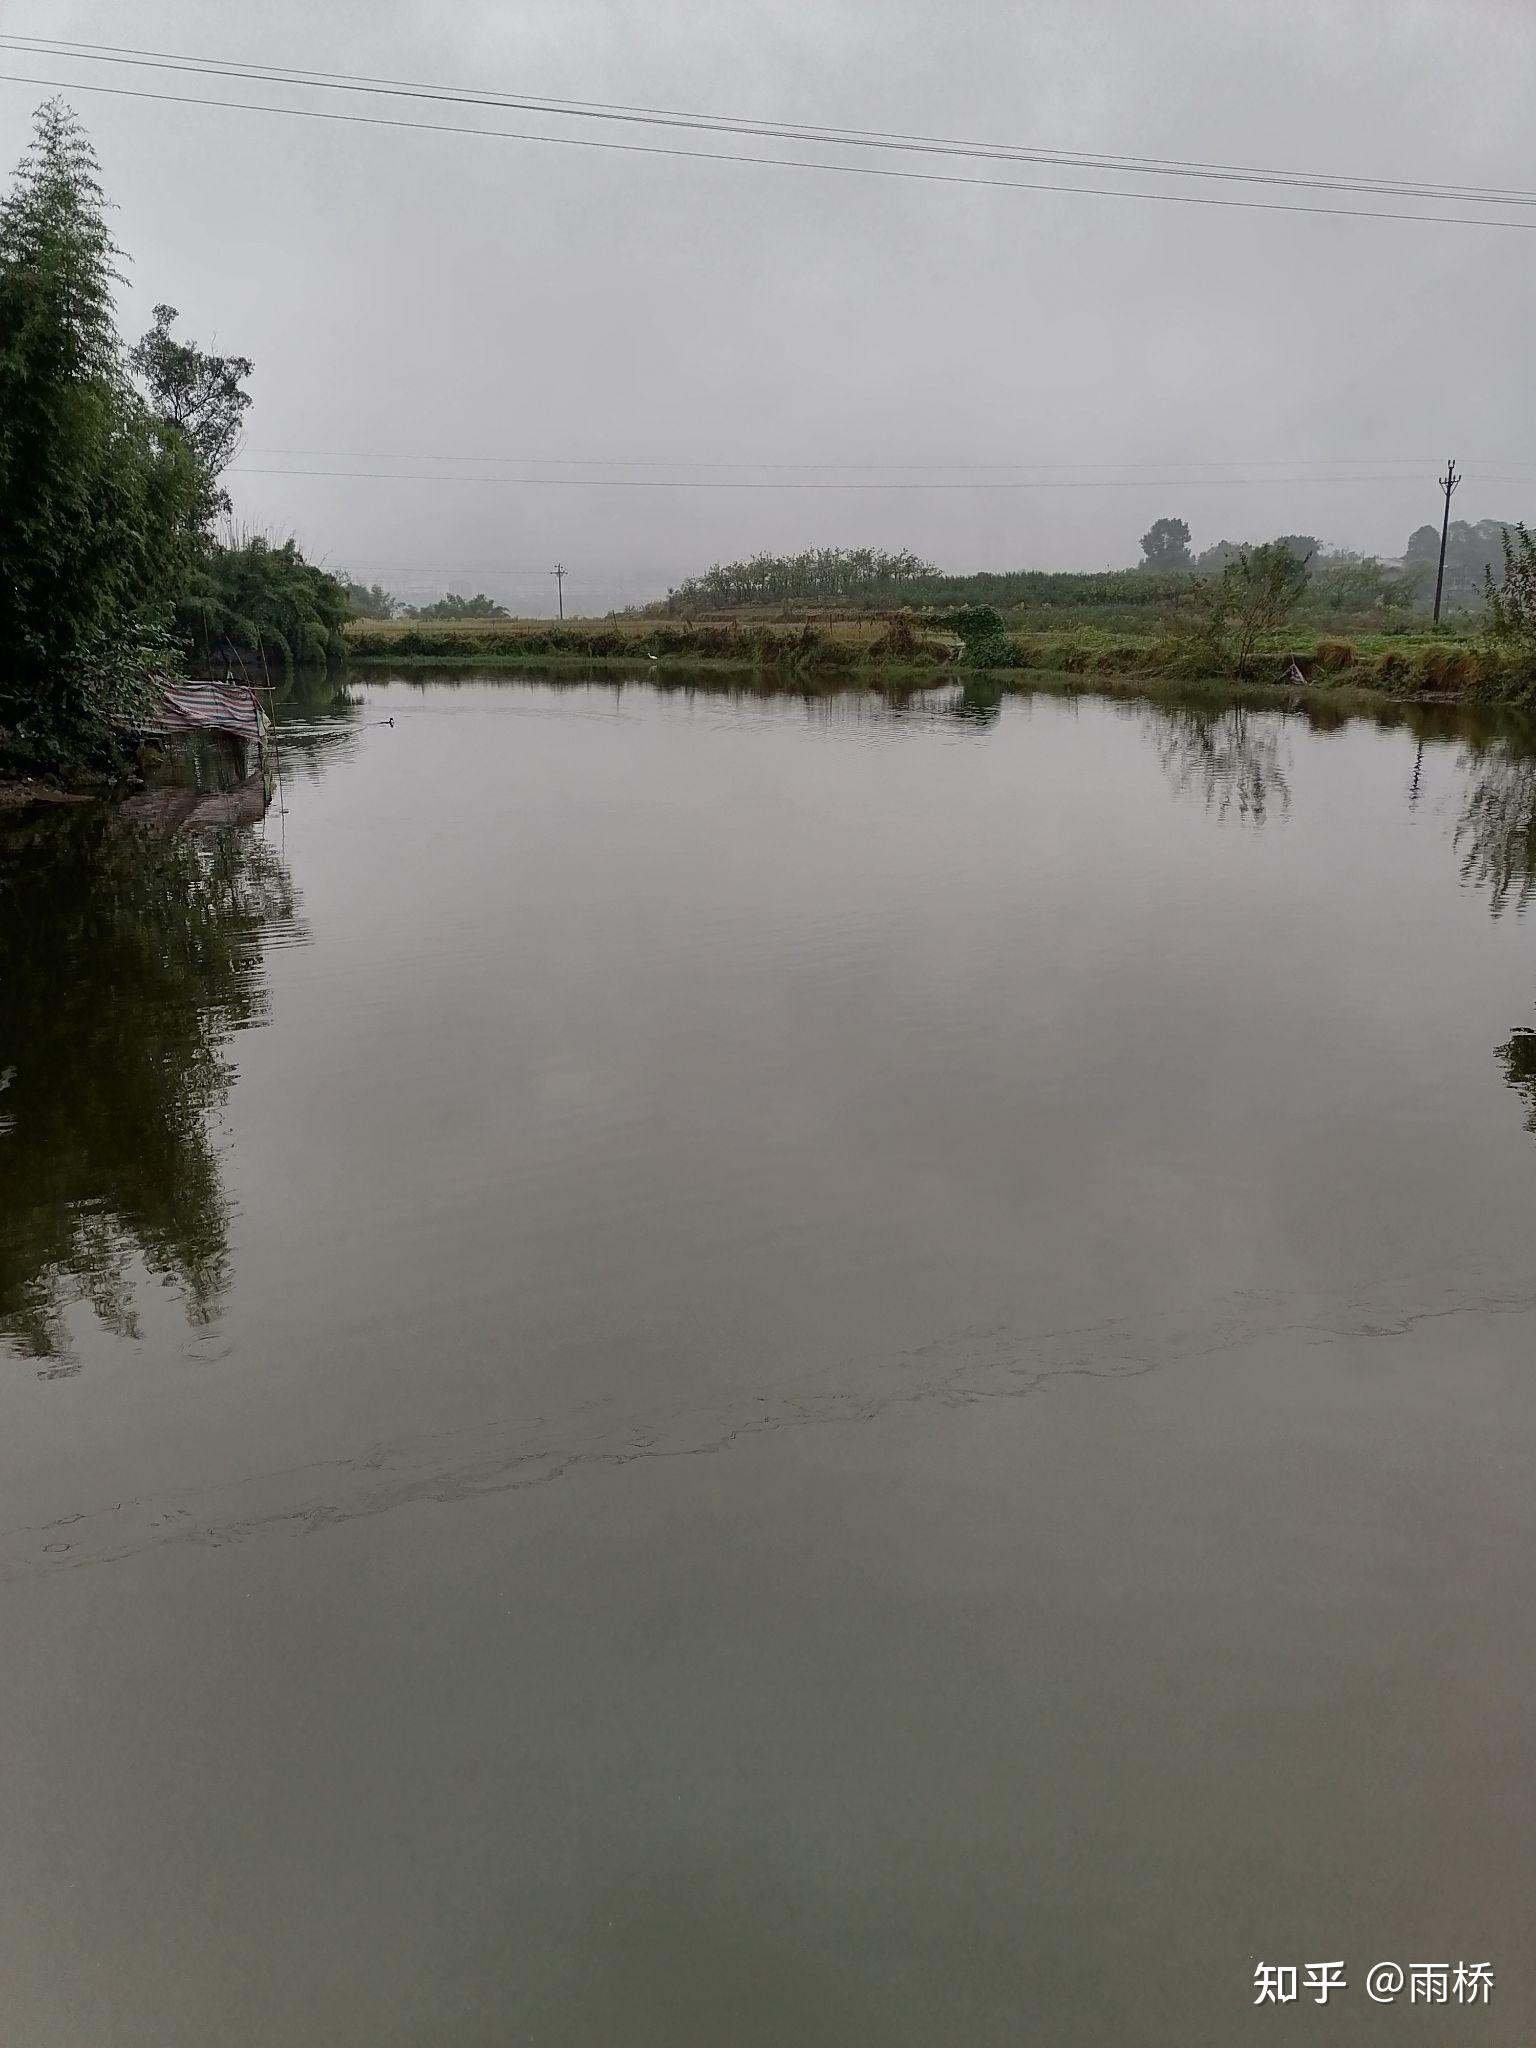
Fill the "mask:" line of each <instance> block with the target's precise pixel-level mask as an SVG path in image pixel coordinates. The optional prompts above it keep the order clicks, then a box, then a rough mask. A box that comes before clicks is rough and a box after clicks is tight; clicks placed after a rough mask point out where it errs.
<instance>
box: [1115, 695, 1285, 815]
mask: <svg viewBox="0 0 1536 2048" xmlns="http://www.w3.org/2000/svg"><path fill="white" fill-rule="evenodd" d="M1145 727H1146V730H1147V731H1148V733H1149V735H1150V737H1151V739H1152V742H1153V744H1154V746H1155V747H1156V748H1157V752H1158V757H1159V759H1160V760H1161V761H1162V764H1163V767H1164V769H1165V771H1166V772H1167V775H1168V779H1169V781H1170V782H1171V783H1172V785H1173V788H1174V791H1175V794H1177V795H1179V796H1183V795H1185V794H1187V793H1189V792H1191V791H1193V792H1194V793H1195V794H1197V795H1198V796H1200V797H1201V798H1202V800H1203V801H1204V804H1205V808H1206V809H1207V810H1208V811H1211V812H1213V813H1214V814H1215V815H1216V816H1217V817H1218V818H1226V817H1228V816H1229V815H1231V814H1232V813H1233V812H1235V813H1236V814H1237V816H1238V817H1239V818H1241V819H1244V820H1246V821H1249V822H1251V823H1253V824H1255V825H1262V824H1263V822H1264V820H1265V818H1266V817H1267V816H1268V814H1269V811H1270V809H1271V807H1272V806H1275V805H1278V807H1279V809H1280V812H1281V814H1282V816H1283V815H1284V814H1285V813H1286V812H1288V811H1289V810H1290V807H1291V788H1290V783H1289V782H1288V780H1287V778H1286V758H1285V751H1284V726H1283V723H1282V721H1281V720H1280V719H1279V718H1278V717H1277V716H1276V715H1275V714H1273V713H1270V714H1257V715H1256V714H1254V713H1253V712H1251V711H1250V710H1249V709H1248V707H1247V706H1246V705H1243V704H1228V705H1226V706H1223V707H1221V708H1216V707H1213V706H1206V705H1188V704H1178V705H1154V706H1151V707H1149V709H1148V712H1147V714H1146V719H1145Z"/></svg>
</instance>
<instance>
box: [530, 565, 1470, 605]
mask: <svg viewBox="0 0 1536 2048" xmlns="http://www.w3.org/2000/svg"><path fill="white" fill-rule="evenodd" d="M549 573H550V575H551V576H553V577H554V579H555V603H556V605H557V606H558V607H559V610H560V616H561V618H562V619H563V618H564V617H565V574H566V571H565V564H564V562H556V564H555V566H554V568H553V569H551V570H550V572H549ZM1439 616H1440V607H1439V605H1438V603H1437V604H1436V606H1435V617H1436V618H1437V619H1438V618H1439Z"/></svg>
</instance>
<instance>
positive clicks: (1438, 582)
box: [1435, 455, 1461, 626]
mask: <svg viewBox="0 0 1536 2048" xmlns="http://www.w3.org/2000/svg"><path fill="white" fill-rule="evenodd" d="M1460 482H1461V478H1460V477H1459V476H1458V475H1457V474H1456V458H1455V456H1454V455H1453V456H1452V457H1451V459H1450V461H1449V462H1448V463H1447V464H1446V465H1445V475H1444V476H1443V477H1441V479H1440V488H1441V490H1442V491H1444V493H1445V517H1444V519H1442V520H1441V522H1440V567H1439V570H1438V572H1437V573H1436V576H1435V624H1436V625H1437V626H1438V625H1439V623H1440V593H1441V591H1442V590H1444V588H1445V544H1446V542H1447V541H1448V540H1449V539H1450V537H1451V493H1452V491H1454V490H1455V488H1456V486H1457V485H1458V484H1459V483H1460Z"/></svg>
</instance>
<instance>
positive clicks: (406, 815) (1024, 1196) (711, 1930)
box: [0, 677, 1536, 2048]
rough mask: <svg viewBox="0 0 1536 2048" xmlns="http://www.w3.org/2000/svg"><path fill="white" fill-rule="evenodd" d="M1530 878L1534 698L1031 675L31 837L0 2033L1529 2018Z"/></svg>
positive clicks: (693, 2035)
mask: <svg viewBox="0 0 1536 2048" xmlns="http://www.w3.org/2000/svg"><path fill="white" fill-rule="evenodd" d="M1533 896H1536V732H1533V731H1532V729H1531V728H1530V727H1528V726H1522V725H1520V724H1518V723H1511V722H1504V723H1497V722H1491V721H1490V722H1483V723H1480V722H1479V721H1478V720H1477V719H1476V718H1474V717H1472V716H1470V715H1466V714H1460V715H1454V716H1453V715H1452V714H1450V713H1448V712H1431V711H1422V712H1416V713H1412V714H1405V713H1398V714H1395V715H1394V717H1393V718H1391V719H1390V720H1384V721H1380V722H1378V721H1376V720H1373V719H1370V718H1364V717H1358V718H1354V719H1351V720H1347V721H1343V720H1338V719H1333V718H1329V719H1324V718H1322V717H1321V716H1320V715H1318V714H1313V715H1312V716H1311V717H1309V716H1307V715H1306V714H1304V713H1302V712H1294V711H1293V712H1286V711H1282V710H1280V709H1267V708H1254V707H1251V706H1250V707H1247V708H1245V707H1243V706H1241V705H1238V704H1234V703H1226V702H1218V701H1216V700H1209V701H1206V700H1198V699H1197V700H1190V701H1184V702H1181V701H1177V700H1172V699H1157V700H1153V699H1141V698H1136V697H1125V698H1113V699H1111V698H1105V697H1095V696H1091V695H1083V694H1074V693H1070V692H1067V691H1065V690H1062V689H1059V688H1041V689H1037V690H1032V691H1024V692H1020V693H1018V694H1009V695H1006V696H1003V697H1001V698H999V697H996V696H989V695H986V694H984V693H981V694H978V693H975V692H966V691H964V690H961V689H958V688H955V687H949V688H946V689H944V690H941V691H933V692H926V693H918V694H914V695H910V696H904V697H903V696H893V697H889V698H887V697H883V696H880V695H877V694H873V693H849V694H837V693H831V694H820V693H817V692H814V691H812V692H807V693H806V694H805V695H789V694H779V695H775V694H769V693H757V692H753V691H751V690H746V689H741V688H736V689H733V688H731V687H730V686H729V685H728V684H727V683H726V682H724V681H722V680H720V679H719V678H715V679H713V680H711V679H708V678H702V677H701V678H696V679H695V680H694V681H693V682H692V683H690V684H688V685H686V686H684V685H683V684H680V683H677V682H671V683H669V684H668V686H666V687H659V686H658V685H657V684H656V683H655V682H651V681H646V680H624V681H621V682H615V681H604V680H599V681H592V680H587V681H581V682H562V681H559V680H557V679H549V680H543V681H537V682H535V681H527V682H507V681H496V680H490V679H483V678H482V679H475V678H466V679H457V680H451V681H450V680H433V681H429V682H427V683H424V684H423V683H418V682H412V681H409V680H406V679H388V680H384V679H380V680H377V681H368V682H365V683H361V684H359V683H356V682H354V683H353V684H352V685H351V687H350V690H349V693H348V699H347V700H343V701H340V702H338V703H337V704H335V705H333V706H330V707H328V708H315V707H313V706H310V707H303V706H299V707H290V711H289V715H288V717H287V719H286V721H285V723H284V725H283V727H282V732H281V802H280V805H274V807H273V808H272V810H271V811H269V812H268V814H267V816H266V818H265V820H264V821H263V822H262V823H261V824H260V825H258V826H254V827H245V828H240V829H230V830H222V831H214V832H195V831H188V830H185V829H179V830H168V829H166V828H165V826H164V824H163V822H162V823H161V824H159V825H157V824H156V822H155V820H154V819H153V818H144V817H141V818H138V819H134V818H133V817H131V816H129V817H124V816H121V815H119V816H111V815H107V814H104V813H102V812H100V811H98V810H96V809H94V808H86V809H83V810H78V811H72V812H67V813H49V814H46V815H43V814H37V815H33V814H28V815H27V816H25V817H24V818H22V819H20V820H8V821H0V1630H3V1640H4V1642H5V1645H6V1651H5V1655H4V1657H3V1658H0V1724H3V1726H4V1728H5V1730H6V1745H5V1753H6V1764H7V1768H6V1770H5V1772H4V1775H3V1780H0V1896H3V1897H4V1900H5V1912H4V1924H5V1932H4V1935H3V1937H0V1940H3V1943H4V1949H5V1967H4V1969H3V1971H0V1984H3V1985H4V1987H5V1988H4V1989H3V1990H0V2021H3V2024H0V2034H3V2035H4V2037H5V2038H6V2039H7V2040H14V2041H16V2042H18V2043H23V2042H24V2043H26V2044H28V2048H87V2044H88V2048H117V2044H124V2048H126V2044H129V2043H133V2044H139V2043H142V2042H148V2041H151V2040H152V2041H154V2042H155V2044H156V2048H194V2044H195V2048H206V2044H208V2043H209V2042H212V2041H218V2042H221V2043H235V2044H241V2048H245V2044H251V2048H256V2044H262V2048H267V2044H273V2043H279V2042H280V2043H283V2044H285V2048H287V2044H302V2048H308V2044H314V2048H321V2044H324V2048H354V2044H355V2048H383V2044H387V2043H400V2044H405V2043H415V2042H427V2041H430V2042H432V2043H433V2044H434V2048H459V2044H463V2048H482V2044H485V2048H488V2044H491V2043H493V2042H494V2043H497V2044H500V2043H503V2042H512V2041H525V2040H526V2041H548V2042H551V2043H560V2044H579V2048H586V2044H593V2048H597V2044H604V2048H608V2044H623V2048H650V2044H655V2048H696V2044H697V2048H705V2044H709V2048H715V2044H719V2043H724V2042H730V2043H732V2044H753V2048H755V2044H763V2048H767V2044H780V2043H789V2042H795V2043H815V2044H821V2043H826V2044H848V2048H865V2044H868V2048H893V2044H900V2048H907V2044H910V2048H933V2044H936V2043H940V2042H946V2041H953V2042H957V2043H965V2044H967V2048H990V2044H993V2043H997V2044H1003V2043H1008V2044H1014V2043H1019V2042H1041V2043H1051V2044H1057V2048H1060V2044H1067V2048H1075V2044H1082V2048H1090V2044H1092V2048H1104V2044H1110V2043H1114V2044H1121V2043H1126V2044H1129V2043H1165V2042H1166V2043H1170V2044H1173V2043H1178V2044H1181V2048H1193V2044H1206V2043H1209V2044H1211V2048H1218V2044H1219V2048H1231V2044H1233V2043H1241V2042H1246V2041H1247V2040H1249V2039H1250V2038H1251V2039H1254V2040H1258V2039H1261V2038H1262V2039H1264V2040H1275V2039H1281V2038H1283V2039H1287V2040H1301V2039H1303V2038H1305V2039H1309V2040H1312V2039H1319V2038H1322V2036H1321V2034H1319V2033H1318V2032H1317V2031H1315V2029H1316V2028H1317V2027H1318V2026H1319V2025H1322V2024H1324V2023H1326V2027H1327V2038H1328V2039H1329V2040H1330V2041H1334V2042H1349V2043H1352V2042H1355V2041H1357V2040H1358V2041H1365V2040H1367V2039H1369V2040H1372V2041H1376V2040H1378V2039H1382V2038H1385V2037H1386V2035H1388V2034H1390V2036H1391V2038H1392V2040H1393V2042H1394V2043H1402V2044H1410V2043H1419V2042H1424V2043H1428V2042H1442V2041H1444V2040H1445V2039H1448V2038H1450V2037H1451V2031H1449V2030H1454V2037H1455V2038H1456V2039H1457V2040H1466V2041H1485V2040H1486V2041H1489V2042H1501V2043H1502V2042H1510V2043H1513V2042H1515V2041H1516V2040H1525V2039H1527V2038H1528V2028H1529V2021H1530V2018H1531V2014H1532V2009H1533V2003H1536V2000H1533V1991H1536V1936H1533V1933H1532V1928H1531V1922H1530V1914H1529V1907H1528V1900H1529V1897H1530V1893H1531V1889H1532V1885H1533V1882H1536V1831H1533V1829H1532V1826H1531V1813H1530V1794H1529V1788H1530V1785H1531V1782H1532V1773H1533V1766H1536V1754H1533V1749H1536V1631H1533V1628H1532V1623H1531V1619H1530V1617H1531V1615H1532V1612H1533V1610H1536V1489H1533V1487H1532V1485H1531V1473H1532V1454H1533V1451H1536V1271H1533V1262H1532V1251H1531V1247H1532V1217H1533V1214H1536V1028H1533V1027H1536V952H1533V948H1532V944H1531V936H1532V934H1531V928H1530V924H1529V921H1528V919H1527V916H1526V912H1527V910H1528V907H1529V905H1530V903H1531V901H1532V899H1533ZM1341 1958H1342V1959H1343V1960H1344V1962H1345V1964H1346V1969H1345V1972H1344V1975H1345V1977H1346V1979H1347V1988H1346V1989H1342V1990H1335V1991H1334V1992H1333V1993H1332V1994H1331V1996H1330V2000H1329V2006H1328V2011H1327V2013H1326V2015H1320V2014H1318V2013H1317V2010H1316V2005H1315V2003H1314V2002H1313V2001H1314V1998H1315V1994H1314V1993H1311V1992H1303V1994H1302V1998H1301V2000H1300V2001H1299V2002H1298V2003H1296V2004H1295V2005H1294V2006H1292V2007H1291V2008H1290V2010H1289V2012H1285V2011H1283V2010H1282V2011H1277V2010H1276V2009H1275V2008H1274V2007H1273V2006H1268V2007H1260V2008H1256V2007H1255V2002H1254V2001H1255V1983H1256V1978H1255V1971H1256V1969H1257V1967H1258V1966H1259V1965H1260V1964H1261V1963H1269V1964H1296V1965H1298V1966H1303V1967H1304V1966H1305V1965H1307V1964H1308V1963H1311V1962H1315V1961H1321V1960H1325V1959H1326V1960H1337V1959H1341ZM1384 1960H1385V1961H1396V1962H1399V1963H1401V1964H1402V1965H1404V1966H1405V1967H1406V1966H1407V1965H1409V1964H1411V1963H1414V1962H1419V1961H1444V1962H1448V1963H1449V1964H1451V1965H1454V1964H1455V1963H1456V1962H1457V1961H1460V1960H1465V1961H1468V1962H1471V1961H1477V1962H1482V1961H1484V1960H1487V1961H1489V1962H1490V1963H1491V1966H1492V1970H1493V1972H1494V1974H1495V1980H1496V1987H1495V1989H1494V1990H1493V1992H1492V1995H1491V1997H1490V1999H1489V2001H1488V2003H1487V2005H1486V2007H1485V2006H1483V2005H1482V2004H1479V2005H1478V2008H1477V2010H1476V2011H1469V2010H1465V2009H1461V2010H1458V2011H1457V2012H1456V2013H1455V2014H1454V2015H1448V2014H1447V2013H1446V2012H1445V2011H1443V2010H1441V2011H1439V2012H1438V2013H1437V2012H1436V2011H1435V2009H1434V2008H1433V2007H1432V2006H1426V2005H1425V2004H1423V2003H1414V2004H1412V2005H1410V2004H1409V2003H1408V1999H1407V1993H1406V1992H1405V1993H1404V1994H1403V1996H1402V1997H1401V1998H1400V1999H1399V2000H1398V2001H1397V2009H1396V2010H1395V2011H1394V2012H1393V2013H1392V2015H1391V2017H1390V2019H1383V2018H1381V2017H1380V2013H1381V2006H1380V2004H1379V2002H1378V2001H1376V2000H1373V1999H1372V1998H1370V1997H1369V1996H1368V1995H1367V1992H1366V1989H1365V1978H1366V1973H1367V1971H1368V1970H1369V1969H1370V1967H1371V1966H1372V1965H1374V1964H1376V1963H1378V1962H1381V1961H1384Z"/></svg>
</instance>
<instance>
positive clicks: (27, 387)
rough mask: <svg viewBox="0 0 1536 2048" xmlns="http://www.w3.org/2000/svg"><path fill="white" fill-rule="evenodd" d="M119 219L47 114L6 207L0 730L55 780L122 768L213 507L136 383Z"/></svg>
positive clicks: (92, 167) (73, 127) (90, 165)
mask: <svg viewBox="0 0 1536 2048" xmlns="http://www.w3.org/2000/svg"><path fill="white" fill-rule="evenodd" d="M106 210H107V202H106V198H105V196H104V194H103V192H102V190H101V186H100V183H99V181H98V179H97V176H96V160H95V157H94V155H93V154H92V151H91V148H90V144H89V143H88V142H87V141H86V139H85V136H84V134H83V133H82V132H81V129H80V127H79V125H78V123H77V122H76V121H75V119H74V116H73V115H72V114H71V113H70V112H69V110H68V108H67V107H65V106H64V105H63V104H62V102H60V101H57V100H53V101H50V102H49V103H48V105H47V106H45V107H44V108H42V110H41V111H40V113H39V114H38V116H37V121H36V124H35V132H34V137H33V141H32V144H31V147H30V148H29V149H28V150H27V153H26V155H25V156H24V157H23V158H22V161H21V165H20V167H19V169H18V171H17V174H16V179H15V183H14V185H13V187H12V189H11V191H10V193H9V194H8V195H7V196H6V198H5V200H4V201H3V202H0V726H3V727H6V728H8V729H9V730H10V731H11V733H12V734H13V735H15V736H16V739H17V740H19V743H20V745H21V747H22V748H23V749H24V750H25V751H26V752H28V753H29V754H31V755H32V756H33V757H34V758H36V759H37V760H38V761H40V762H41V763H42V764H44V765H53V764H54V763H56V762H59V761H64V760H68V759H69V758H70V757H72V756H80V755H83V756H87V757H91V758H101V757H102V756H104V755H110V754H111V752H112V750H113V742H112V734H113V728H114V722H115V721H116V720H117V719H118V718H119V717H121V716H123V715H125V714H127V713H130V712H131V711H132V709H133V707H134V706H135V705H138V704H142V703H143V702H144V701H145V695H146V687H147V683H148V680H149V678H150V677H152V676H153V675H154V674H155V673H157V672H158V671H159V669H161V668H162V667H163V666H164V665H165V664H166V663H167V660H168V657H169V650H168V646H167V641H166V635H167V633H168V630H169V628H170V625H171V623H172V618H173V615H174V610H175V604H176V598H177V594H178V592H179V591H180V589H181V588H182V587H183V586H184V584H185V581H186V576H187V570H188V566H189V559H190V553H191V546H190V541H189V530H190V528H191V526H192V524H193V522H194V521H195V518H196V512H197V506H198V503H199V498H200V493H201V490H202V478H201V476H200V474H199V470H198V466H197V462H196V459H195V456H194V454H193V452H192V449H191V448H190V446H189V444H188V443H187V441H186V440H185V438H184V437H183V436H182V435H181V434H180V433H179V432H178V431H176V430H175V429H174V428H170V427H167V426H166V425H165V423H163V422H162V421H160V420H158V419H157V418H156V416H155V415H154V414H153V413H152V412H151V410H150V408H149V407H148V406H147V405H146V404H145V403H144V402H143V400H142V399H141V398H140V397H139V396H138V394H137V393H136V392H135V391H134V389H133V386H132V384H131V383H130V382H129V379H128V374H127V368H126V365H125V363H124V360H123V354H122V349H121V346H120V343H119V341H118V336H117V330H116V327H115V325H114V321H113V309H112V286H113V284H114V282H115V280H116V278H117V274H118V273H117V271H116V268H115V263H116V258H117V254H118V252H117V249H116V247H115V246H114V244H113V241H112V238H111V236H110V234H109V232H108V229H107V224H106Z"/></svg>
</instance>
